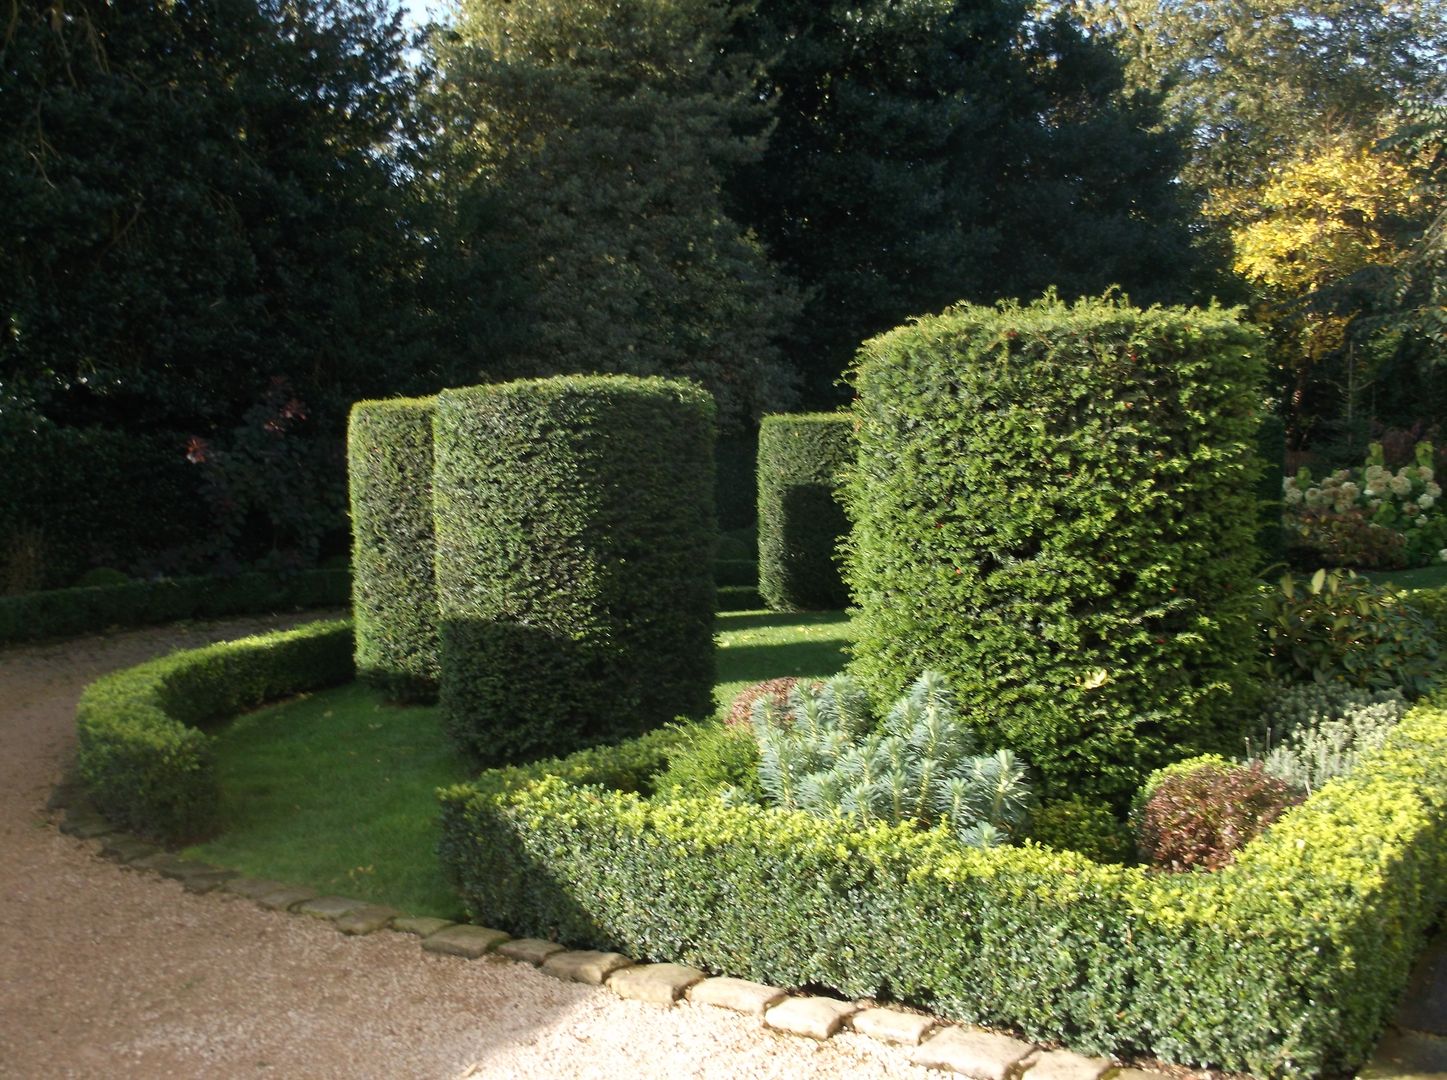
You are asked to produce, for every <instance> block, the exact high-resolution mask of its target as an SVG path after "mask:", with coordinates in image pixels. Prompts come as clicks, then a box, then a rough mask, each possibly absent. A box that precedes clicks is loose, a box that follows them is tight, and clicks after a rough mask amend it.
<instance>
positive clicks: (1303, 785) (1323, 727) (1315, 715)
mask: <svg viewBox="0 0 1447 1080" xmlns="http://www.w3.org/2000/svg"><path fill="white" fill-rule="evenodd" d="M1267 701H1268V705H1267V707H1266V708H1265V709H1263V711H1262V715H1261V720H1260V721H1259V723H1258V726H1257V729H1256V731H1255V732H1254V733H1253V735H1254V738H1253V739H1250V740H1248V742H1247V744H1246V753H1247V756H1248V757H1254V758H1258V759H1260V760H1261V761H1262V763H1263V765H1264V767H1265V769H1266V771H1267V772H1268V773H1270V774H1271V775H1272V776H1275V777H1277V778H1278V779H1280V780H1284V781H1285V782H1286V783H1287V784H1290V785H1291V786H1292V787H1293V788H1295V789H1297V790H1299V791H1302V792H1305V793H1308V794H1310V793H1311V792H1313V791H1315V790H1316V789H1317V788H1319V787H1321V785H1322V784H1324V783H1326V782H1327V781H1328V780H1332V779H1335V778H1336V777H1339V776H1347V775H1349V774H1350V773H1351V772H1353V771H1354V770H1355V769H1356V767H1357V765H1358V763H1359V762H1360V761H1361V760H1362V758H1363V757H1364V756H1365V755H1367V754H1369V753H1371V752H1372V751H1374V750H1376V749H1377V748H1378V747H1380V746H1381V745H1382V743H1383V742H1385V741H1386V738H1387V733H1388V732H1389V731H1391V730H1392V728H1394V727H1396V726H1397V724H1399V723H1401V720H1402V717H1403V716H1405V715H1406V713H1407V699H1406V698H1404V697H1402V695H1401V694H1400V693H1399V692H1398V691H1396V690H1361V689H1358V688H1355V687H1347V686H1342V685H1340V684H1327V685H1323V684H1320V683H1307V684H1304V685H1299V686H1282V687H1277V688H1273V690H1272V692H1271V693H1270V694H1269V695H1268V698H1267Z"/></svg>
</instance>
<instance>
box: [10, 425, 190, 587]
mask: <svg viewBox="0 0 1447 1080" xmlns="http://www.w3.org/2000/svg"><path fill="white" fill-rule="evenodd" d="M185 446H186V440H185V437H184V436H183V435H179V434H170V433H153V434H147V435H137V434H135V433H133V432H124V431H112V430H109V429H102V428H68V427H67V428H58V427H53V426H51V425H50V424H48V423H46V422H44V421H38V420H36V421H33V422H32V421H30V420H28V419H27V418H25V417H23V416H20V415H18V414H17V415H13V416H12V415H10V414H7V416H6V417H4V418H0V507H3V508H4V509H3V513H0V594H6V593H20V592H33V591H37V590H49V589H56V588H60V587H63V586H65V585H67V584H69V583H71V582H73V581H75V580H76V579H77V578H78V577H79V576H80V575H81V574H82V573H84V572H85V570H86V569H87V568H89V567H92V566H97V565H102V566H115V567H118V568H119V569H121V570H124V571H127V572H134V571H137V570H139V569H140V568H141V566H142V564H143V563H144V562H145V561H146V560H147V558H148V557H150V556H154V555H157V554H158V553H159V552H161V551H162V550H164V549H169V548H175V547H180V546H182V544H183V542H184V541H185V540H189V539H190V538H192V537H194V536H196V535H197V534H198V533H199V532H201V531H202V528H203V525H204V514H203V513H202V512H201V509H200V508H201V505H202V503H201V499H200V498H199V477H198V475H197V471H196V469H195V468H194V467H193V466H191V465H190V464H189V463H188V462H187V460H186V453H185Z"/></svg>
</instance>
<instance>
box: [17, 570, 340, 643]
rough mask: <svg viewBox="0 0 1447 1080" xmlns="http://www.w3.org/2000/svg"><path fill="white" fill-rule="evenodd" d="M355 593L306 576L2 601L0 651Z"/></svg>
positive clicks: (326, 575)
mask: <svg viewBox="0 0 1447 1080" xmlns="http://www.w3.org/2000/svg"><path fill="white" fill-rule="evenodd" d="M351 590H352V578H351V574H350V573H349V572H348V571H346V570H303V571H301V572H299V573H295V574H285V575H278V574H238V575H236V576H235V577H228V578H221V577H181V578H168V579H165V580H163V581H132V582H128V583H126V584H124V585H96V586H91V587H89V588H75V589H50V590H47V591H45V592H32V593H19V594H17V595H14V596H0V644H9V643H14V642H21V641H39V640H42V639H44V638H55V637H73V636H75V635H77V634H94V633H97V632H99V631H101V630H105V629H107V628H109V627H112V626H125V627H131V626H154V625H157V624H159V623H167V622H176V621H177V620H180V619H204V618H221V617H224V616H228V615H254V614H262V613H265V612H270V611H291V610H297V609H303V608H315V607H346V606H347V605H348V604H349V603H350V602H351Z"/></svg>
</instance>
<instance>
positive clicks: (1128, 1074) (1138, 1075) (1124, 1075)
mask: <svg viewBox="0 0 1447 1080" xmlns="http://www.w3.org/2000/svg"><path fill="white" fill-rule="evenodd" d="M1110 1080H1174V1078H1173V1077H1171V1076H1169V1075H1167V1074H1166V1073H1161V1072H1152V1071H1151V1070H1150V1069H1120V1070H1118V1071H1116V1072H1113V1073H1111V1074H1110Z"/></svg>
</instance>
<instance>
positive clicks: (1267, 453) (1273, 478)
mask: <svg viewBox="0 0 1447 1080" xmlns="http://www.w3.org/2000/svg"><path fill="white" fill-rule="evenodd" d="M1256 450H1257V453H1258V454H1259V455H1260V457H1261V466H1262V467H1261V478H1260V479H1259V480H1258V481H1257V482H1256V504H1257V508H1258V521H1259V527H1258V528H1257V530H1256V546H1257V548H1258V549H1259V550H1260V552H1261V565H1262V566H1265V567H1271V566H1275V565H1277V564H1278V563H1280V562H1282V561H1284V560H1285V558H1286V530H1285V525H1284V522H1283V518H1282V503H1281V492H1282V489H1283V487H1284V486H1285V481H1286V421H1284V420H1282V419H1281V417H1279V416H1275V415H1270V414H1268V415H1266V416H1263V417H1262V418H1261V426H1260V427H1259V428H1258V429H1257V431H1256Z"/></svg>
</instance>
